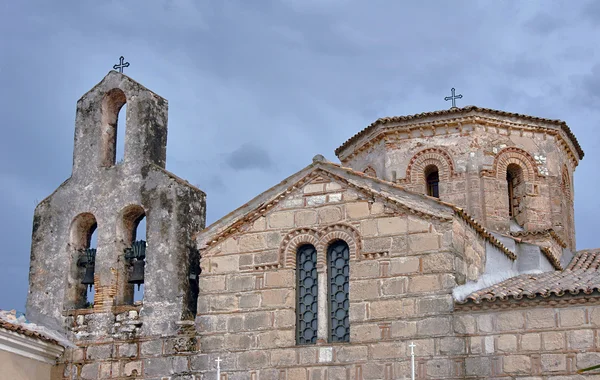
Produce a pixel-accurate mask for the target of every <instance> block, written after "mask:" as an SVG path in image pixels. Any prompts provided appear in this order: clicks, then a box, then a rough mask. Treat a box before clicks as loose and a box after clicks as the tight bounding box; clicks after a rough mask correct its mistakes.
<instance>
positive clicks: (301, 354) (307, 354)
mask: <svg viewBox="0 0 600 380" xmlns="http://www.w3.org/2000/svg"><path fill="white" fill-rule="evenodd" d="M296 352H297V353H298V362H299V364H313V363H316V362H317V359H318V355H319V354H318V350H317V348H316V347H310V346H308V347H307V346H304V347H300V348H297V349H296Z"/></svg>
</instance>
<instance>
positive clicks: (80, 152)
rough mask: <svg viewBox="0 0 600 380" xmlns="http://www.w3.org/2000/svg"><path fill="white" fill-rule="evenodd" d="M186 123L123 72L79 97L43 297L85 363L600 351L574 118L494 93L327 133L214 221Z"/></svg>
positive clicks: (278, 363)
mask: <svg viewBox="0 0 600 380" xmlns="http://www.w3.org/2000/svg"><path fill="white" fill-rule="evenodd" d="M125 103H127V105H128V107H127V114H126V119H127V122H126V135H125V156H124V160H123V161H122V162H115V143H116V125H117V115H118V114H119V110H120V108H121V107H122V106H123V105H124V104H125ZM166 136H167V102H166V100H165V99H163V98H161V97H160V96H158V95H156V94H154V93H153V92H151V91H149V90H147V89H146V88H144V87H143V86H141V85H140V84H138V83H136V82H135V81H133V80H131V79H130V78H128V77H127V76H125V75H123V74H120V73H117V72H110V73H109V74H108V75H107V76H106V77H105V78H104V79H103V80H102V81H101V82H100V83H99V84H98V85H97V86H95V87H94V88H93V89H92V90H90V91H89V92H88V93H87V94H85V95H84V96H83V97H82V98H81V99H80V100H79V102H78V104H77V120H76V128H75V148H74V162H73V174H72V176H71V177H70V178H69V179H68V180H67V181H65V182H64V183H63V184H62V185H61V186H60V187H59V188H58V189H57V190H56V191H55V192H54V193H53V194H52V195H51V196H49V197H48V198H46V199H45V200H43V201H42V202H41V203H40V204H39V205H38V207H37V208H36V211H35V215H34V228H33V235H32V254H31V268H30V290H29V295H28V300H27V315H28V318H29V319H30V320H32V321H34V322H38V323H44V324H46V325H48V326H49V327H52V328H54V329H57V330H61V331H63V332H64V333H65V334H67V336H68V337H69V338H70V339H71V340H72V341H73V342H74V343H75V344H76V345H77V347H78V348H76V349H68V350H67V351H66V353H65V355H64V357H63V358H62V359H61V360H60V363H59V364H57V365H60V366H62V367H63V376H64V377H63V378H64V379H152V380H154V379H161V380H162V379H172V380H175V379H179V380H182V379H217V376H220V379H219V380H221V379H227V380H233V379H236V380H237V379H249V380H269V379H275V380H296V379H299V380H313V379H315V380H316V379H322V380H336V379H354V380H363V379H364V380H367V379H385V380H391V379H404V378H410V376H411V371H412V368H411V367H412V366H411V355H410V354H411V351H413V352H414V354H415V357H414V371H415V376H416V378H419V379H485V378H506V379H516V378H522V379H576V378H580V377H581V376H583V375H578V374H577V370H578V369H582V368H585V367H588V366H590V365H594V364H600V339H599V336H598V334H599V331H600V294H599V293H598V288H599V285H600V277H599V273H598V272H597V268H598V266H599V265H600V252H599V251H596V250H585V251H577V250H576V245H575V226H574V218H573V215H574V213H573V175H574V171H575V168H576V167H577V165H578V164H579V161H580V160H581V159H582V158H583V151H582V149H581V147H580V145H579V143H578V142H577V139H576V138H575V136H574V135H573V134H572V132H571V131H570V129H569V127H568V126H567V125H566V123H564V122H562V121H559V120H549V119H542V118H537V117H532V116H527V115H519V114H513V113H508V112H503V111H496V110H491V109H485V108H479V107H474V106H469V107H464V108H452V109H450V110H445V111H438V112H429V113H423V114H418V115H413V116H403V117H391V118H382V119H379V120H377V121H375V122H374V123H372V124H371V125H369V126H368V127H367V128H365V129H364V130H362V131H361V132H359V133H358V134H356V135H355V136H353V137H352V138H350V139H349V140H348V141H346V142H345V143H344V144H343V145H342V146H340V147H339V148H338V149H337V150H336V152H335V153H336V155H337V156H338V158H339V160H340V162H341V163H340V164H336V163H332V162H329V161H328V160H326V159H325V158H324V157H323V156H321V155H316V156H315V157H314V158H313V162H312V163H311V164H310V165H308V166H307V167H305V168H304V169H302V170H300V171H299V172H297V173H295V174H293V175H291V176H290V177H288V178H286V179H284V180H283V181H282V182H280V183H279V184H277V185H275V186H274V187H272V188H270V189H268V190H266V191H265V192H264V193H262V194H260V195H259V196H257V197H256V198H254V199H252V200H250V201H249V202H248V203H246V204H245V205H244V206H242V207H240V208H239V209H237V210H234V211H232V212H231V213H229V214H228V215H226V216H225V217H223V218H222V219H220V220H218V221H217V222H215V223H213V224H212V225H210V226H208V227H205V225H204V223H205V207H206V202H205V194H204V193H203V192H202V191H201V190H199V189H197V188H195V187H194V186H191V185H190V184H189V183H187V182H186V181H184V180H182V179H180V178H178V177H176V176H175V175H173V174H171V173H169V172H168V171H166V170H165V159H166ZM142 218H145V220H146V235H145V236H146V238H145V239H146V240H145V241H143V242H140V241H136V232H135V231H136V228H137V226H138V224H139V223H140V220H141V219H142ZM95 230H97V236H98V239H97V244H96V245H97V246H96V247H92V246H91V245H92V242H91V239H90V237H91V235H92V233H93V232H94V231H95ZM140 243H141V244H140ZM141 282H143V285H144V294H143V300H142V301H141V302H134V301H133V294H134V286H135V285H136V284H140V283H141ZM88 285H93V287H94V289H95V291H96V293H95V295H94V299H93V303H92V304H86V299H85V298H86V289H87V286H88ZM217 367H218V369H217Z"/></svg>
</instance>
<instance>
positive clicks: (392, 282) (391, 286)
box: [381, 277, 408, 296]
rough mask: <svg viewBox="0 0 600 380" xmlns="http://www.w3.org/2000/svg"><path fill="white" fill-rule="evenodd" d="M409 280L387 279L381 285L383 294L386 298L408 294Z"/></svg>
mask: <svg viewBox="0 0 600 380" xmlns="http://www.w3.org/2000/svg"><path fill="white" fill-rule="evenodd" d="M407 287H408V279H407V278H406V277H392V278H386V279H384V280H383V281H382V284H381V293H382V294H383V295H384V296H394V295H400V294H404V293H406V289H407Z"/></svg>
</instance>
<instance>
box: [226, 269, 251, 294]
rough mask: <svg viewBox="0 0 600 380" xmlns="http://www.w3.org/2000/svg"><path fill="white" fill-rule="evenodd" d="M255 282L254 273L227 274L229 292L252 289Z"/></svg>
mask: <svg viewBox="0 0 600 380" xmlns="http://www.w3.org/2000/svg"><path fill="white" fill-rule="evenodd" d="M255 284H256V277H255V276H254V275H242V274H237V273H236V274H230V275H228V276H227V290H228V291H230V292H240V291H245V290H253V289H254V286H255Z"/></svg>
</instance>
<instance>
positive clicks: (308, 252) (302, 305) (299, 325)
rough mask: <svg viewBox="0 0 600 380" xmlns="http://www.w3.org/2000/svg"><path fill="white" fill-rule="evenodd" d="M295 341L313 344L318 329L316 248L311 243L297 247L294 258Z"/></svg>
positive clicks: (315, 340)
mask: <svg viewBox="0 0 600 380" xmlns="http://www.w3.org/2000/svg"><path fill="white" fill-rule="evenodd" d="M296 263H297V264H296V279H297V287H296V294H297V304H296V329H297V331H296V342H297V343H298V344H315V343H316V342H317V330H318V319H317V316H318V313H319V308H318V303H317V300H318V293H319V290H318V278H317V250H316V249H315V247H313V246H312V245H309V244H307V245H303V246H301V247H299V248H298V252H297V258H296Z"/></svg>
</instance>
